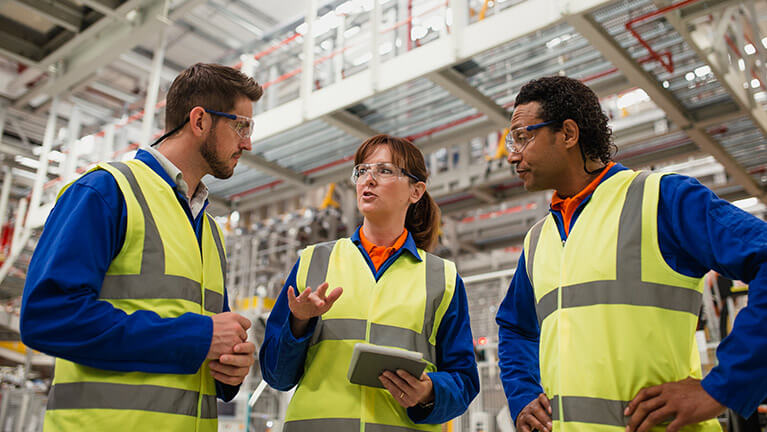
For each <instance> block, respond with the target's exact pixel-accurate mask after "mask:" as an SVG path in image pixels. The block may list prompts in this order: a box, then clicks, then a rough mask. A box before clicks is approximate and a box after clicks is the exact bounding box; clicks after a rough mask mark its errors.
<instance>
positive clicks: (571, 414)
mask: <svg viewBox="0 0 767 432" xmlns="http://www.w3.org/2000/svg"><path fill="white" fill-rule="evenodd" d="M560 400H561V401H562V414H563V416H564V419H560V418H559V401H560ZM628 404H629V403H628V402H624V401H617V400H611V399H599V398H590V397H583V396H564V397H561V398H560V397H559V396H554V397H553V398H552V399H551V410H552V413H553V415H552V416H551V419H552V420H555V421H565V422H580V423H596V424H602V425H608V426H626V425H628V421H629V417H624V416H623V410H624V409H626V406H628Z"/></svg>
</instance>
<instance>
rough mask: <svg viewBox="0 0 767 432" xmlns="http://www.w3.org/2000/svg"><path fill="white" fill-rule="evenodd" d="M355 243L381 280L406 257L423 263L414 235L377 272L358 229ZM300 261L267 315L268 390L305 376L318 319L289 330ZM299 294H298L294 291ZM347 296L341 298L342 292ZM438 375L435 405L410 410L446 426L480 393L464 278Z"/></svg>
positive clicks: (448, 315)
mask: <svg viewBox="0 0 767 432" xmlns="http://www.w3.org/2000/svg"><path fill="white" fill-rule="evenodd" d="M351 241H352V242H353V243H354V244H355V245H357V249H358V250H359V252H360V254H362V256H363V257H364V258H365V261H366V262H367V263H368V267H369V269H370V271H371V273H373V275H375V279H376V280H379V279H381V277H382V276H383V274H384V273H385V272H386V270H387V269H388V268H389V267H390V266H391V265H392V264H393V263H394V262H395V261H397V259H399V257H401V256H402V255H403V254H410V255H412V256H413V257H415V258H416V259H417V260H419V261H421V257H420V256H419V254H418V250H417V247H416V244H415V240H413V236H412V235H411V234H409V233H408V235H407V239H406V240H405V243H404V244H403V245H402V247H400V248H399V249H397V251H396V252H395V253H394V255H392V256H390V257H389V258H387V259H386V261H385V262H384V263H383V264H382V265H381V266H380V267H378V269H376V267H375V266H374V265H373V262H372V261H371V259H370V256H369V255H368V254H367V251H366V250H365V248H364V247H363V246H362V241H361V239H360V229H359V228H357V231H356V232H355V233H354V235H352V237H351ZM299 263H300V260H299V261H297V262H296V264H295V265H294V266H293V269H292V270H291V271H290V275H289V276H288V279H287V280H286V281H285V286H284V287H283V289H282V291H281V292H280V295H279V297H277V301H276V302H275V304H274V307H273V308H272V312H271V313H270V314H269V319H268V320H267V323H266V332H265V334H264V343H263V345H261V350H260V354H259V356H258V361H259V362H260V364H261V373H262V375H263V377H264V379H265V380H266V382H267V383H269V385H270V386H272V387H274V388H276V389H278V390H288V389H291V388H293V387H294V386H295V385H296V384H298V381H299V380H300V379H301V376H302V375H303V372H304V362H305V360H306V353H307V351H308V349H309V343H310V341H311V339H312V334H313V333H314V329H315V327H316V325H317V319H316V318H313V319H311V320H310V322H309V330H308V331H307V333H306V334H305V335H304V336H302V337H300V338H296V337H295V336H294V335H293V332H292V331H291V330H290V308H289V307H288V297H287V290H288V289H294V290H295V288H294V287H296V286H297V284H296V273H297V272H298V265H299ZM296 294H298V293H297V292H296ZM342 295H343V294H342ZM436 348H437V361H436V364H437V368H438V371H437V372H429V377H430V378H431V380H432V384H433V385H434V396H435V399H434V407H433V408H421V407H419V406H418V405H416V406H414V407H412V408H408V410H407V414H408V417H410V419H411V420H412V421H413V422H414V423H418V424H438V423H444V422H446V421H448V420H450V419H452V418H454V417H456V416H458V415H460V414H462V413H463V412H464V411H466V408H468V406H469V403H470V402H471V401H472V400H473V399H474V397H475V396H476V395H477V393H478V392H479V375H478V373H477V363H476V360H475V358H474V351H473V338H472V335H471V327H470V325H469V309H468V303H467V300H466V289H465V288H464V286H463V280H462V279H461V277H460V276H459V275H456V282H455V294H454V295H453V299H452V301H451V302H450V305H449V306H448V308H447V310H446V311H445V315H444V316H443V318H442V322H441V324H440V326H439V330H438V331H437V345H436Z"/></svg>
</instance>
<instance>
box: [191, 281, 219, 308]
mask: <svg viewBox="0 0 767 432" xmlns="http://www.w3.org/2000/svg"><path fill="white" fill-rule="evenodd" d="M199 286H200V285H199V284H198V285H197V287H198V288H199ZM205 310H206V311H208V312H211V313H214V314H217V313H221V312H223V310H224V296H223V295H221V293H217V292H215V291H213V290H209V289H206V290H205Z"/></svg>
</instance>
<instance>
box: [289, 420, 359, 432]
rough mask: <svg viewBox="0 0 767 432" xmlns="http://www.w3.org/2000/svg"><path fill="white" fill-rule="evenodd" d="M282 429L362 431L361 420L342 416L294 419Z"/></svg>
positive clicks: (296, 430) (295, 430)
mask: <svg viewBox="0 0 767 432" xmlns="http://www.w3.org/2000/svg"><path fill="white" fill-rule="evenodd" d="M282 430H283V431H284V432H317V431H333V432H360V420H359V419H342V418H326V419H310V420H293V421H288V422H285V426H284V427H283V429H282Z"/></svg>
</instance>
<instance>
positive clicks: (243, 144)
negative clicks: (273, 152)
mask: <svg viewBox="0 0 767 432" xmlns="http://www.w3.org/2000/svg"><path fill="white" fill-rule="evenodd" d="M240 148H241V149H243V150H247V151H251V150H253V143H252V142H251V141H250V137H247V138H243V139H241V140H240Z"/></svg>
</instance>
